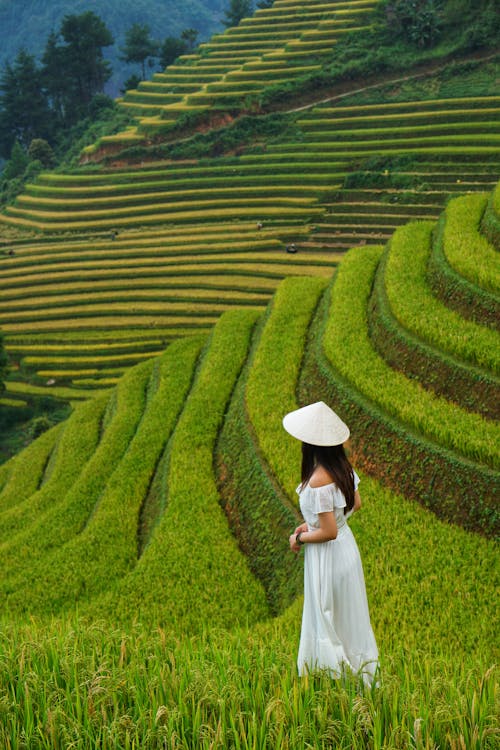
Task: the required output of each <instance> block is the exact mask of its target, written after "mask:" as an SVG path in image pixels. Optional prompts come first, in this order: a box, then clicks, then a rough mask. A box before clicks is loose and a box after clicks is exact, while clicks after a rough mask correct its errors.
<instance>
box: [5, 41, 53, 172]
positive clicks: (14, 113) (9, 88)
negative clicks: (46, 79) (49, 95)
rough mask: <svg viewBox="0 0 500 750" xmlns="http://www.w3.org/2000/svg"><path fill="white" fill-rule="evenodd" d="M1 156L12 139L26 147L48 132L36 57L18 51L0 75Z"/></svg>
mask: <svg viewBox="0 0 500 750" xmlns="http://www.w3.org/2000/svg"><path fill="white" fill-rule="evenodd" d="M0 91H1V93H0V156H3V157H4V158H7V157H8V156H9V154H10V152H11V149H12V146H13V145H14V142H15V141H16V140H17V141H19V143H20V144H21V145H22V146H24V147H25V148H27V147H28V146H29V144H30V143H31V141H32V140H33V138H38V137H42V138H47V137H49V136H50V133H51V130H52V128H51V117H50V110H49V106H48V103H47V100H46V98H45V95H44V93H43V85H42V76H41V73H40V70H39V69H38V68H37V66H36V63H35V58H34V57H33V56H32V55H29V54H28V53H27V52H26V51H25V50H21V51H20V52H19V53H18V55H17V57H16V59H15V60H14V63H13V64H12V65H11V64H10V63H7V64H6V65H5V67H4V70H3V73H2V75H1V77H0Z"/></svg>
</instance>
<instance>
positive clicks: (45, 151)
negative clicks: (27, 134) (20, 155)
mask: <svg viewBox="0 0 500 750" xmlns="http://www.w3.org/2000/svg"><path fill="white" fill-rule="evenodd" d="M28 156H29V158H30V160H31V161H39V162H41V164H42V166H43V167H45V168H46V169H47V168H50V167H53V166H54V163H55V157H54V152H53V150H52V147H51V146H50V144H49V143H47V141H46V140H44V139H43V138H33V140H32V141H31V143H30V146H29V149H28Z"/></svg>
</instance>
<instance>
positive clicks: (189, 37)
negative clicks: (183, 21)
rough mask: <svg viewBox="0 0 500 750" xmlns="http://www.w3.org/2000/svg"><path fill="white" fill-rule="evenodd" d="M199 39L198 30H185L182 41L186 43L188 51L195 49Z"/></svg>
mask: <svg viewBox="0 0 500 750" xmlns="http://www.w3.org/2000/svg"><path fill="white" fill-rule="evenodd" d="M197 38H198V31H197V30H196V29H184V31H183V32H182V33H181V39H182V41H183V42H186V45H187V48H188V50H190V51H191V50H192V49H194V46H195V44H196V40H197Z"/></svg>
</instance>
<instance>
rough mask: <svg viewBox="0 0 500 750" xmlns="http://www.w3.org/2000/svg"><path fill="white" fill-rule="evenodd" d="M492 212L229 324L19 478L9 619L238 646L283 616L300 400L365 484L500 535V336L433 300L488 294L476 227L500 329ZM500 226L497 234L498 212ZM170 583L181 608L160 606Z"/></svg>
mask: <svg viewBox="0 0 500 750" xmlns="http://www.w3.org/2000/svg"><path fill="white" fill-rule="evenodd" d="M486 200H487V197H486V196H485V197H484V199H483V198H482V197H481V200H480V201H478V197H477V196H474V195H472V196H469V197H467V198H459V199H456V200H455V201H453V202H452V203H450V204H449V206H448V209H447V211H446V214H445V215H444V217H443V218H444V230H443V232H442V236H441V237H438V236H437V235H436V234H435V233H434V235H432V229H433V225H432V224H431V223H429V222H411V223H409V224H408V225H406V226H404V227H402V228H400V229H399V230H398V231H397V232H396V233H395V234H394V236H393V238H392V239H391V240H390V242H389V243H388V244H387V246H386V249H385V251H384V249H383V248H382V247H379V246H374V247H370V248H355V249H353V250H351V251H350V252H349V253H348V254H347V255H346V257H345V258H344V260H343V261H342V263H341V264H340V266H339V268H338V270H337V272H336V274H335V275H334V277H333V279H332V281H331V283H328V281H327V279H320V278H308V277H295V278H289V279H286V280H285V281H283V282H282V283H281V284H280V286H279V287H278V290H277V292H276V293H275V295H274V296H273V298H272V300H271V302H270V304H269V306H268V309H267V312H266V314H265V315H264V316H262V314H261V313H260V312H259V311H258V310H252V309H248V310H244V309H240V310H231V311H227V312H225V313H224V314H223V315H222V317H220V319H219V321H218V322H217V324H216V325H215V327H214V329H213V332H212V333H211V335H210V337H209V338H208V340H206V343H204V340H203V339H200V338H199V337H195V336H192V337H187V338H185V339H180V340H178V341H177V342H175V343H172V344H171V345H170V346H169V347H168V348H167V349H166V352H165V353H164V354H163V355H162V356H161V357H160V358H157V359H147V360H146V361H145V362H143V363H141V364H139V365H137V366H136V367H134V368H132V369H130V370H129V371H128V372H127V374H126V375H125V376H123V378H122V379H121V380H120V381H119V383H118V386H117V387H116V389H114V390H113V391H111V392H110V393H109V392H108V393H106V394H104V395H102V396H99V397H96V398H95V399H93V400H90V401H88V402H86V403H84V404H82V405H80V406H79V407H78V408H77V409H76V410H75V412H74V413H73V415H72V416H71V418H70V419H69V420H68V421H67V422H66V423H64V424H63V425H60V426H58V427H56V428H54V429H53V430H52V431H50V432H49V433H46V434H45V435H43V436H42V437H41V438H40V439H39V440H37V441H36V442H35V443H34V444H33V445H32V446H31V447H30V448H29V449H27V450H26V451H25V452H23V453H21V454H19V455H18V456H17V457H16V458H14V459H12V460H11V461H9V462H8V463H7V464H5V465H4V466H2V468H1V473H0V478H1V485H0V512H1V516H0V517H1V521H2V523H1V534H0V563H1V565H2V570H3V571H4V575H3V579H2V582H1V583H0V597H1V599H2V601H3V605H4V606H6V607H7V608H8V609H9V610H12V611H16V610H20V611H26V612H37V611H41V612H53V611H61V610H65V609H66V608H68V607H70V608H71V607H73V606H74V604H75V603H76V602H79V604H80V606H81V605H83V604H85V603H86V604H88V605H91V606H94V603H95V602H96V601H97V602H101V599H102V597H103V596H104V597H105V598H106V601H107V605H106V606H107V607H108V608H109V609H112V610H113V612H114V613H115V616H117V617H125V618H126V617H127V616H130V614H132V613H135V614H136V615H137V614H141V616H144V617H148V618H150V617H153V618H156V619H160V620H161V621H164V620H165V622H167V621H168V622H169V623H170V624H173V623H176V622H180V623H183V625H182V626H183V627H187V626H188V624H189V626H190V627H193V628H196V627H198V626H199V624H200V623H201V622H203V620H204V617H205V616H206V611H205V604H204V602H206V607H207V608H209V609H210V611H211V614H210V617H211V621H212V622H213V623H215V622H218V621H219V618H220V624H221V625H225V626H228V625H230V624H234V622H237V621H238V617H239V615H238V613H239V612H243V611H244V613H245V618H247V619H255V620H257V619H259V618H261V617H263V616H264V614H265V613H266V612H268V611H269V612H273V613H277V612H280V611H283V609H284V608H285V607H286V606H288V604H290V603H291V602H292V601H293V599H294V598H295V597H296V596H297V594H298V592H299V591H300V586H301V582H300V578H298V577H297V573H298V569H297V567H296V566H294V565H293V559H291V556H289V555H288V552H287V549H286V546H285V545H284V540H286V534H287V529H289V528H290V527H293V525H294V523H295V521H296V518H297V507H296V499H294V495H295V493H294V490H293V488H294V485H295V479H296V478H295V477H293V472H292V467H293V465H294V463H295V464H296V465H298V463H299V456H298V446H297V445H295V444H293V445H291V444H289V441H288V440H287V438H286V436H285V435H284V434H283V431H282V427H281V416H282V415H283V414H284V413H285V412H286V411H288V410H290V409H292V408H294V406H295V405H296V398H297V397H296V393H297V392H298V393H299V394H300V395H299V398H300V401H301V402H308V401H309V402H310V401H316V400H326V401H328V402H329V403H331V404H333V405H334V406H335V408H337V409H338V410H339V411H340V412H341V414H343V416H344V417H345V418H346V420H347V421H348V422H349V424H350V425H351V429H352V432H353V434H354V435H355V438H354V443H353V446H352V449H353V456H354V460H355V462H356V464H357V466H358V467H359V468H360V469H364V470H366V471H367V472H368V473H373V474H375V476H377V477H378V478H379V479H382V480H383V481H384V483H386V484H389V485H390V486H392V487H393V488H394V489H395V490H396V489H397V490H398V491H400V492H404V494H405V495H406V496H407V497H411V498H414V499H416V500H418V501H419V502H421V503H422V504H424V505H426V506H427V507H429V508H431V509H432V510H433V511H434V512H435V513H436V514H437V515H438V516H441V517H442V518H444V519H446V520H448V521H450V522H452V523H457V524H459V525H462V526H464V527H465V528H466V529H470V530H475V531H480V532H482V533H483V534H485V535H488V536H495V535H497V534H498V531H499V516H498V508H497V506H496V500H495V498H496V497H498V491H499V489H500V487H499V474H498V446H499V445H500V431H499V425H498V400H497V398H496V394H497V393H498V384H499V372H500V362H499V360H498V353H499V351H500V347H499V341H500V339H499V333H498V330H496V328H495V327H494V326H491V324H490V321H489V320H488V319H487V318H486V317H485V318H484V319H483V318H482V316H481V312H480V311H479V312H478V313H477V314H476V316H475V318H476V319H475V320H474V321H472V320H467V319H466V318H464V317H463V315H462V314H461V313H460V312H458V311H457V310H453V309H451V308H450V307H448V306H447V304H446V291H447V284H446V283H445V284H441V289H440V293H439V296H435V293H434V292H433V290H432V288H431V285H430V284H429V280H428V277H427V272H426V269H427V267H429V263H430V258H431V255H434V254H436V261H435V262H437V263H440V265H441V267H443V268H445V267H446V266H447V265H449V268H450V270H451V269H453V272H454V273H455V274H456V275H458V276H459V277H460V278H461V279H462V283H463V287H464V289H465V288H466V287H467V285H470V284H471V281H470V280H469V279H468V278H467V276H464V275H463V273H464V272H463V270H462V268H461V259H462V258H463V257H464V255H463V251H461V247H462V245H461V232H460V231H458V230H457V228H456V226H452V227H451V230H450V228H449V226H448V225H449V224H450V222H451V220H452V218H453V220H454V221H455V224H456V223H457V222H458V223H460V221H462V222H464V223H468V222H469V214H470V213H473V212H474V211H475V212H476V213H477V215H478V218H477V220H476V221H477V224H476V230H475V233H474V234H473V235H471V237H472V240H473V241H474V243H475V244H474V246H473V247H472V246H471V245H467V251H466V252H467V254H468V253H470V252H471V251H473V252H474V253H475V256H476V264H477V265H478V266H481V268H482V274H481V276H482V279H483V281H482V282H481V283H480V284H478V283H477V280H476V281H475V282H474V283H475V286H474V289H476V292H477V294H478V295H482V298H483V301H484V302H486V301H488V304H489V306H490V309H491V310H493V309H496V311H497V313H498V309H499V302H500V296H499V292H500V288H499V286H498V279H499V273H498V270H499V268H498V256H497V254H496V253H495V252H493V251H492V246H491V245H490V244H489V243H488V241H487V240H486V239H485V237H484V236H483V235H482V234H481V229H480V225H479V221H480V216H481V215H482V214H483V213H484V208H485V204H486ZM478 209H479V211H478ZM488 211H489V212H491V213H492V219H491V221H492V222H493V223H495V222H497V223H498V216H497V215H496V213H495V204H494V197H493V195H492V196H490V199H489V202H488ZM490 223H491V222H490ZM432 236H434V241H432ZM439 253H442V254H444V255H445V257H446V259H444V258H440V257H439ZM410 256H411V262H410V260H409V258H410ZM409 269H411V274H410V273H409ZM486 279H487V281H486ZM497 319H498V315H497ZM200 351H201V354H200ZM418 368H420V369H418ZM463 392H467V394H468V399H467V401H465V400H464V399H463V398H462V393H463ZM28 466H29V467H31V468H30V470H29V471H27V467H28ZM214 467H215V468H214ZM214 471H216V472H217V476H216V475H215V474H214ZM217 483H218V487H217ZM218 488H219V489H218ZM219 492H220V496H219ZM457 497H460V509H458V506H457ZM222 509H224V511H225V515H224V513H223V512H222ZM230 527H231V528H232V531H233V534H234V535H235V536H236V538H237V539H238V542H239V550H240V551H238V549H237V548H236V546H235V544H234V540H233V537H232V534H231V532H230ZM255 538H258V539H259V540H260V541H259V545H257V546H255V545H254V544H253V542H252V540H254V539H255ZM242 553H243V554H242ZM201 569H202V570H203V571H204V573H203V576H201V577H199V571H200V570H201ZM63 570H64V574H61V572H62V571H63ZM165 570H168V571H170V572H169V574H168V575H169V577H170V584H169V587H168V592H167V590H164V591H163V590H162V591H158V590H157V587H156V582H157V581H158V579H159V577H161V575H162V571H165ZM222 570H224V571H225V572H224V574H223V575H221V572H222ZM197 571H198V572H197ZM245 576H246V577H247V578H246V579H245V580H246V582H245V584H244V586H243V589H244V592H245V593H244V596H245V601H244V602H243V600H242V601H241V604H240V605H238V604H236V598H235V597H236V594H235V589H237V588H238V583H237V582H239V583H240V584H241V581H243V580H244V578H245ZM198 587H199V590H198ZM219 587H221V589H220V592H219V593H218V594H217V597H216V598H217V601H218V606H217V614H216V613H215V612H214V611H213V604H212V601H213V596H214V592H215V591H219ZM195 590H196V591H197V592H198V593H197V594H196V600H197V602H198V606H197V609H196V610H195V611H194V610H193V608H192V606H191V604H190V601H191V598H192V597H193V596H194V593H193V592H194V591H195ZM174 591H175V596H174V600H175V605H173V604H172V602H171V599H172V592H174ZM208 591H210V595H208V596H207V592H208ZM229 602H230V603H229ZM253 602H255V604H253ZM226 605H227V606H226ZM96 606H101V605H100V604H97V605H96ZM235 616H236V620H235V621H233V619H232V618H234V617H235Z"/></svg>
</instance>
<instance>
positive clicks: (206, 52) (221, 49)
mask: <svg viewBox="0 0 500 750" xmlns="http://www.w3.org/2000/svg"><path fill="white" fill-rule="evenodd" d="M376 4H377V0H350V1H347V2H346V1H345V0H340V1H339V0H335V2H329V3H324V2H322V1H321V0H305V2H304V1H303V2H300V3H299V2H295V0H293V2H291V1H290V0H276V1H275V2H274V3H273V5H272V7H270V8H265V9H262V10H257V11H256V12H255V14H254V15H253V16H252V17H251V18H245V19H243V20H242V21H241V23H240V24H239V25H238V26H236V27H233V28H230V29H228V30H227V31H226V32H224V33H223V34H216V35H215V36H214V37H212V39H211V40H210V42H208V43H205V44H201V45H200V46H199V48H198V50H197V51H196V53H194V54H191V55H184V56H182V57H181V58H179V61H178V62H177V63H176V64H174V65H171V66H170V67H169V68H168V69H167V70H166V71H165V72H164V73H156V74H155V75H154V76H153V79H152V80H151V81H143V82H142V83H141V84H140V85H139V87H138V89H137V90H134V91H128V92H127V93H126V95H125V97H124V98H123V100H122V101H121V105H122V106H123V107H125V108H126V109H127V110H128V111H129V112H131V113H132V114H133V115H134V116H135V117H136V118H137V120H138V124H137V126H134V127H131V128H130V129H129V130H128V131H127V132H125V133H123V134H118V135H116V136H109V137H107V138H106V137H105V138H103V139H102V140H101V141H100V143H99V145H98V147H101V146H105V147H110V146H111V147H122V146H123V145H125V144H133V143H137V142H140V141H142V140H144V138H145V137H151V136H152V135H153V136H154V135H157V134H160V133H162V132H165V131H167V132H168V130H169V128H170V127H171V126H172V125H173V124H174V123H175V122H176V120H177V119H178V118H179V117H180V116H182V115H186V114H192V113H198V112H203V111H206V110H208V109H209V108H212V107H213V108H215V109H217V108H223V107H224V106H225V105H227V104H229V103H231V102H232V101H233V102H234V100H235V99H238V100H240V101H241V100H242V99H244V98H245V97H250V98H251V97H252V96H255V94H257V93H259V92H260V91H262V90H263V89H264V88H265V87H266V86H267V85H269V83H270V82H272V83H273V84H279V83H285V82H287V81H290V80H293V79H294V78H296V77H297V76H301V75H304V74H306V73H307V74H310V73H314V72H318V71H320V70H321V65H322V61H323V60H324V59H325V58H328V57H329V56H330V55H331V49H332V46H333V45H334V44H335V43H336V41H337V40H338V39H339V38H340V37H342V36H343V35H345V34H349V33H350V32H352V31H360V30H362V29H366V28H369V25H370V23H371V22H372V18H371V14H372V11H373V9H374V8H375V6H376ZM92 152H93V149H92V148H90V149H89V151H88V153H90V154H91V153H92Z"/></svg>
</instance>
